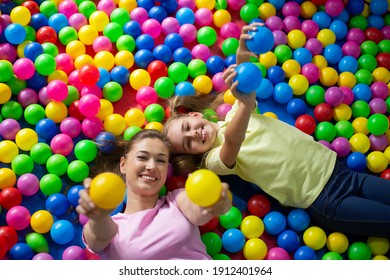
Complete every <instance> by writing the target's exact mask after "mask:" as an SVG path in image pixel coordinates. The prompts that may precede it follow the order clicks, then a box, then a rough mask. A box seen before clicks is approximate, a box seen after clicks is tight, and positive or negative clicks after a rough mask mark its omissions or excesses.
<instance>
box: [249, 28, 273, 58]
mask: <svg viewBox="0 0 390 280" xmlns="http://www.w3.org/2000/svg"><path fill="white" fill-rule="evenodd" d="M248 35H250V36H252V38H251V39H248V40H246V41H245V42H246V46H247V48H248V49H249V50H250V51H251V52H253V53H255V54H262V53H266V52H268V51H270V50H271V49H272V48H273V46H274V42H275V40H274V35H273V33H272V31H271V30H270V29H268V28H267V27H263V26H260V27H257V29H256V30H250V31H249V32H248Z"/></svg>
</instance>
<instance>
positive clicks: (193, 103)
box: [163, 93, 223, 175]
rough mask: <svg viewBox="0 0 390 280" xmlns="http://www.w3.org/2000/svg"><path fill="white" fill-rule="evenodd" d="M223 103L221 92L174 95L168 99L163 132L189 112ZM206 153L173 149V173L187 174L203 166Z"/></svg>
mask: <svg viewBox="0 0 390 280" xmlns="http://www.w3.org/2000/svg"><path fill="white" fill-rule="evenodd" d="M222 103H223V94H222V93H210V94H199V95H191V96H175V97H173V98H171V99H169V100H168V104H167V106H168V107H169V110H170V111H169V113H170V115H169V117H168V119H167V121H166V122H165V124H164V128H163V134H164V135H167V134H168V131H169V129H170V126H171V125H172V122H174V121H175V120H178V119H180V118H183V117H186V116H188V114H189V113H190V112H201V113H202V112H204V110H205V109H213V110H216V109H217V108H218V106H219V105H221V104H222ZM206 155H207V153H206V154H200V155H192V154H183V153H175V151H173V154H172V160H171V164H172V167H173V171H174V174H177V175H187V174H188V173H190V172H193V171H195V170H197V169H199V168H203V167H204V158H205V157H206Z"/></svg>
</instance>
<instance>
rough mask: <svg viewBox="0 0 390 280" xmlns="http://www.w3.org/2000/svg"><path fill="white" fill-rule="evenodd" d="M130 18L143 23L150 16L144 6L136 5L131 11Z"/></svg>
mask: <svg viewBox="0 0 390 280" xmlns="http://www.w3.org/2000/svg"><path fill="white" fill-rule="evenodd" d="M130 18H131V20H134V21H136V22H138V23H139V24H140V25H142V24H143V23H144V22H145V20H147V19H148V18H149V15H148V11H146V10H145V9H144V8H141V7H136V8H134V9H133V10H132V11H131V12H130Z"/></svg>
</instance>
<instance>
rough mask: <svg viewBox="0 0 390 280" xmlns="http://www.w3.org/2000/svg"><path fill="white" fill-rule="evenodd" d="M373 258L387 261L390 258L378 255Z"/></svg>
mask: <svg viewBox="0 0 390 280" xmlns="http://www.w3.org/2000/svg"><path fill="white" fill-rule="evenodd" d="M371 260H373V261H387V260H389V258H388V257H386V256H382V255H377V256H374V257H372V258H371Z"/></svg>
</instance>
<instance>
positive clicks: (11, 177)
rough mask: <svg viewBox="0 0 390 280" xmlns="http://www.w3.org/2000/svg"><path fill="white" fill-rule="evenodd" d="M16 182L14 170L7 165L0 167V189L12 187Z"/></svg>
mask: <svg viewBox="0 0 390 280" xmlns="http://www.w3.org/2000/svg"><path fill="white" fill-rule="evenodd" d="M15 184H16V174H15V172H14V171H13V170H12V169H10V168H7V167H3V168H0V190H4V189H5V188H12V187H13V186H15Z"/></svg>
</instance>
